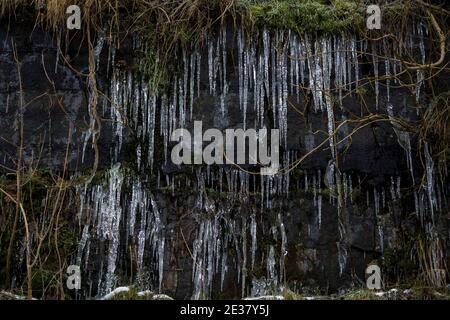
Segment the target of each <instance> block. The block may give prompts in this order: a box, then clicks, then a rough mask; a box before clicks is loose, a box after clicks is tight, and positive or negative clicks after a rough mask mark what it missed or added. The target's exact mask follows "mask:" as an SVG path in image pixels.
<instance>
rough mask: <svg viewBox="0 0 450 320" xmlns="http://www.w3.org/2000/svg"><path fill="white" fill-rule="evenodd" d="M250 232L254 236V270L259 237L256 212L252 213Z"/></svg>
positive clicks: (252, 256)
mask: <svg viewBox="0 0 450 320" xmlns="http://www.w3.org/2000/svg"><path fill="white" fill-rule="evenodd" d="M250 234H251V236H252V249H251V250H252V255H251V259H252V270H253V267H254V266H255V256H256V250H257V239H256V217H255V214H252V216H251V223H250Z"/></svg>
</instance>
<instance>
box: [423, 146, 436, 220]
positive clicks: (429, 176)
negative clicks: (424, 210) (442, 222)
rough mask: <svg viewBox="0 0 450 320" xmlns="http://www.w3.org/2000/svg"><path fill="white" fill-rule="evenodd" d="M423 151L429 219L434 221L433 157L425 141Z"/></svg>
mask: <svg viewBox="0 0 450 320" xmlns="http://www.w3.org/2000/svg"><path fill="white" fill-rule="evenodd" d="M424 153H425V166H426V173H427V193H428V201H429V202H430V212H431V221H433V223H434V208H435V206H436V194H435V192H434V182H433V167H434V164H433V159H432V158H431V155H430V150H429V147H428V143H427V142H425V146H424Z"/></svg>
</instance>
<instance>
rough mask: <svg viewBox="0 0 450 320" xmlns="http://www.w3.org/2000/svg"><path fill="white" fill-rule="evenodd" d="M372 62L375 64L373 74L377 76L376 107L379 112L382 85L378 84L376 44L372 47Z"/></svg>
mask: <svg viewBox="0 0 450 320" xmlns="http://www.w3.org/2000/svg"><path fill="white" fill-rule="evenodd" d="M372 62H373V73H374V76H375V106H376V109H377V110H378V103H379V94H380V84H379V82H378V56H377V52H376V49H375V45H374V44H373V45H372Z"/></svg>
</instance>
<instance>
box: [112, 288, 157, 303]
mask: <svg viewBox="0 0 450 320" xmlns="http://www.w3.org/2000/svg"><path fill="white" fill-rule="evenodd" d="M152 299H153V294H152V293H147V294H144V295H138V291H137V290H136V288H133V287H131V288H130V290H128V291H126V292H120V293H118V294H116V295H114V297H113V298H112V300H152Z"/></svg>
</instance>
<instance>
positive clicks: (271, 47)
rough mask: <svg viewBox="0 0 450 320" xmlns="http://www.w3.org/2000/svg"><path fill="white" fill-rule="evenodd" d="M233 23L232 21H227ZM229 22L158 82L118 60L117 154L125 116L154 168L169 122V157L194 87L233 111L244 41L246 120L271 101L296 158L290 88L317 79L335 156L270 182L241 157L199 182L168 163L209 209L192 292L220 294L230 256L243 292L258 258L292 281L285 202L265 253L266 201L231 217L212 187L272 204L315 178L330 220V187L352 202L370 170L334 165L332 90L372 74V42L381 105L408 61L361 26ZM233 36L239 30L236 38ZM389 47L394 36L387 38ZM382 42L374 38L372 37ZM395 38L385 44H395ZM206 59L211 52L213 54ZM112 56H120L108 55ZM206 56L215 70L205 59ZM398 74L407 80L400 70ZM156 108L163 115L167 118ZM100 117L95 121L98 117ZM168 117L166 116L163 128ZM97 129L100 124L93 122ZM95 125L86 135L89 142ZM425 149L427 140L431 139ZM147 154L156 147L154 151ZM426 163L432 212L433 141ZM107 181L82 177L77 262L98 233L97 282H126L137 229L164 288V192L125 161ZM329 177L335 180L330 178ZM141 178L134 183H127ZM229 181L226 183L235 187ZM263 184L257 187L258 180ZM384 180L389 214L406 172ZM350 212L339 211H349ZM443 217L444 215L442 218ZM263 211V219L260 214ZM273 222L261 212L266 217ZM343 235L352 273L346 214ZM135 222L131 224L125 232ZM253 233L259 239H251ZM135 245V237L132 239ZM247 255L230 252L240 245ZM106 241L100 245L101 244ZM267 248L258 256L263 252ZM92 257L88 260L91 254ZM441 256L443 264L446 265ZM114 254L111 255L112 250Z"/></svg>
mask: <svg viewBox="0 0 450 320" xmlns="http://www.w3.org/2000/svg"><path fill="white" fill-rule="evenodd" d="M424 31H425V32H427V31H426V28H425V27H424V26H423V25H419V26H418V27H417V28H415V29H414V32H413V35H410V36H409V38H408V39H411V40H410V44H409V47H410V48H414V47H415V46H414V41H413V40H412V39H413V37H414V36H416V37H417V36H418V37H419V51H420V53H421V56H422V60H423V61H425V49H424V44H423V32H424ZM228 33H229V32H228ZM228 33H227V30H226V29H225V28H223V29H221V30H220V32H218V34H217V35H216V36H215V37H210V38H209V39H208V40H207V43H206V50H204V52H202V50H200V49H199V48H197V47H196V48H193V49H192V50H191V51H189V52H187V51H183V53H182V55H181V61H180V64H181V66H182V67H181V70H182V72H181V74H179V75H175V76H174V79H173V80H172V82H171V83H172V85H171V88H169V90H167V91H165V92H163V93H159V94H156V92H155V90H153V88H151V87H149V85H148V83H147V82H146V81H144V80H143V79H142V78H141V77H140V76H139V75H137V74H136V73H134V72H132V71H129V70H128V71H125V70H121V69H115V68H114V70H112V79H111V83H110V88H109V96H110V102H105V103H104V108H103V115H104V116H105V117H107V116H110V118H111V119H112V123H113V132H114V136H115V140H116V143H115V149H114V150H113V151H112V155H113V159H114V161H116V162H117V161H118V159H119V154H120V152H121V148H122V144H123V141H124V136H125V134H126V130H125V128H126V125H129V126H131V127H132V129H133V130H134V132H136V133H137V137H138V138H139V140H140V141H141V143H140V144H139V145H138V146H137V147H136V159H137V160H136V162H137V163H136V166H137V169H138V170H140V169H141V168H147V169H149V171H150V170H153V167H154V165H155V163H154V154H155V141H156V139H157V137H156V135H157V134H159V135H160V136H161V137H162V140H163V142H164V155H165V159H166V160H167V154H168V151H167V149H168V144H169V140H170V134H171V132H172V131H173V130H174V129H177V128H180V127H185V126H186V125H187V124H188V123H189V122H190V121H192V120H193V119H195V99H196V98H197V97H199V96H200V95H201V94H209V95H211V96H213V97H215V99H217V103H218V105H220V109H221V112H222V115H223V116H225V115H226V113H227V96H228V94H229V93H230V92H229V90H230V83H229V75H228V73H230V66H229V65H227V63H228V60H230V58H229V57H228V55H229V54H230V51H233V50H234V51H235V52H237V62H238V75H239V102H240V109H241V112H242V119H243V124H242V126H243V128H244V129H245V128H248V127H254V128H262V127H264V126H266V119H265V118H264V117H265V114H267V112H272V114H273V124H274V127H276V128H279V129H280V132H281V141H282V145H283V147H284V149H285V151H284V152H283V156H282V159H281V160H282V166H283V167H289V166H290V164H292V163H293V162H294V161H295V159H297V158H298V156H299V154H298V151H293V150H290V151H289V150H288V148H287V129H288V128H287V110H288V97H293V98H294V99H295V98H297V99H300V96H301V90H302V89H301V88H302V87H309V89H310V92H311V94H312V98H313V107H314V111H315V112H325V113H326V114H327V118H328V122H327V123H328V125H327V131H328V133H329V134H330V139H329V145H330V152H331V155H332V160H331V161H330V163H329V165H328V168H327V170H326V172H321V171H320V170H316V171H313V172H306V174H305V175H304V177H303V178H302V181H300V180H298V179H297V180H294V179H293V178H292V177H291V176H290V174H289V173H288V174H278V175H275V176H267V177H259V178H258V181H259V185H260V187H259V188H257V187H256V186H257V181H256V178H255V175H251V174H249V173H247V172H244V171H240V170H237V169H233V168H210V167H209V166H208V167H206V168H203V169H198V170H197V171H196V173H195V174H196V175H197V182H193V181H191V180H189V179H187V178H185V177H184V178H181V177H177V176H171V175H170V174H166V175H165V176H164V177H161V175H164V174H163V173H162V172H161V171H160V170H159V169H158V170H157V171H156V172H157V182H156V184H157V187H158V188H163V187H168V188H171V189H172V190H175V188H181V187H183V188H184V187H189V188H193V190H197V191H198V194H199V195H198V201H197V206H196V210H198V212H206V213H208V214H206V215H199V218H198V219H199V220H198V225H199V226H198V230H197V233H196V240H195V241H194V243H193V244H189V245H190V247H191V248H192V260H193V262H192V268H193V272H192V283H193V288H194V290H193V293H192V298H193V299H199V298H207V297H210V296H211V294H212V290H213V279H215V277H216V276H219V277H220V284H221V285H220V286H221V288H220V289H221V290H222V289H223V285H224V281H225V279H226V277H227V272H228V270H229V268H231V266H233V265H234V268H236V269H237V279H236V280H237V281H238V282H239V283H240V285H241V288H242V295H244V294H245V290H246V288H247V287H248V283H247V276H248V270H251V269H252V268H254V266H255V264H256V263H258V264H260V262H261V263H262V264H263V265H265V266H266V270H267V279H268V281H270V282H272V283H275V284H279V283H282V281H283V280H284V279H283V274H284V272H283V270H284V263H285V257H286V255H287V253H288V252H287V236H286V231H285V226H284V222H283V219H284V217H283V214H279V215H278V218H277V219H276V222H275V223H274V225H273V226H272V227H271V233H272V236H273V240H275V242H276V243H279V244H280V245H279V246H274V245H268V246H267V247H266V248H260V252H262V254H260V255H259V256H258V255H257V250H258V248H259V245H258V241H257V239H258V237H259V236H258V235H257V230H258V226H257V220H258V219H257V218H256V213H252V214H250V215H247V216H242V217H240V218H239V217H238V218H230V217H229V212H230V210H231V208H226V207H220V208H216V204H215V203H214V202H213V201H211V200H210V199H208V197H207V195H206V191H205V190H206V188H208V189H214V190H217V191H219V192H221V193H223V192H225V193H227V194H229V195H231V196H233V197H246V196H250V195H251V194H256V193H260V197H261V198H260V199H261V200H260V201H261V212H264V209H265V208H273V203H272V198H274V197H275V196H277V195H280V194H285V195H288V194H289V190H290V186H291V185H295V186H296V188H297V189H304V190H305V191H309V192H312V193H313V195H314V206H315V207H316V210H317V219H316V223H315V225H314V226H313V225H310V226H309V228H318V229H320V227H321V224H322V207H323V203H322V202H323V201H322V190H324V188H329V189H330V197H329V201H330V204H331V205H335V206H337V207H338V208H340V207H341V205H338V203H337V202H338V199H342V201H343V203H344V206H347V205H350V204H352V203H353V194H354V193H353V189H354V186H357V187H358V188H361V181H360V178H359V177H352V175H351V174H350V173H340V172H338V170H336V169H335V165H334V159H335V158H336V153H337V149H338V148H337V146H336V141H335V140H334V139H335V138H334V134H333V133H334V130H335V128H334V119H335V111H336V110H335V109H334V108H333V101H332V96H333V95H335V96H336V97H337V101H339V104H340V106H341V107H342V105H343V99H344V98H343V97H344V95H345V93H346V92H348V91H350V90H351V89H352V88H353V89H354V88H357V87H358V86H360V85H361V84H362V83H363V82H364V81H367V80H365V79H364V78H363V76H362V72H361V70H360V69H361V68H360V65H361V59H362V58H361V57H362V55H363V53H367V52H369V54H368V56H369V57H370V60H369V61H372V63H373V69H374V77H375V94H376V106H377V108H378V107H379V105H380V99H379V92H380V82H381V81H383V83H384V87H385V90H386V93H387V95H386V96H387V102H389V100H390V87H389V86H390V80H389V79H385V80H379V78H381V77H382V74H381V72H384V75H385V76H389V75H390V74H391V73H397V72H399V71H400V70H401V63H400V61H399V60H398V59H395V58H394V57H392V58H388V59H384V60H382V61H383V63H384V65H381V63H380V61H379V60H380V59H379V58H378V54H377V52H378V51H377V50H378V48H376V47H375V46H373V45H372V44H369V43H368V42H366V41H357V40H356V39H355V38H354V37H348V36H345V35H342V36H335V37H326V38H325V37H323V38H317V39H312V38H310V37H308V36H304V37H303V38H301V37H299V36H298V35H297V34H295V33H293V32H286V31H275V32H269V31H267V30H263V31H261V32H260V33H259V34H256V35H253V36H252V37H250V36H247V35H246V34H245V32H243V31H241V30H239V31H238V32H237V34H236V36H235V37H231V35H230V34H228ZM230 39H233V41H230ZM384 45H385V46H386V47H387V46H388V44H384ZM371 46H373V47H372V48H370V47H371ZM102 47H103V42H102V40H99V43H98V44H97V46H96V56H97V62H96V63H97V64H98V63H99V61H98V57H99V55H100V52H101V50H102ZM384 50H386V48H384ZM204 59H206V61H207V63H202V60H204ZM109 60H110V61H114V46H113V45H111V46H110V53H109ZM108 64H109V63H108ZM204 65H207V66H208V68H207V70H205V71H204V70H201V67H202V66H204ZM203 72H207V75H208V77H207V79H208V87H207V88H202V87H201V83H200V79H201V75H202V73H203ZM417 80H418V81H417V86H416V97H417V99H419V98H420V88H421V86H422V83H423V74H421V71H418V73H417ZM393 81H396V80H393ZM386 110H387V111H388V114H389V115H390V116H391V115H393V112H394V111H393V110H392V107H391V108H390V107H389V105H388V106H387V107H386ZM249 112H254V113H255V114H256V117H252V118H254V119H255V121H254V123H248V118H249V117H247V115H248V114H249ZM157 116H158V117H159V118H157ZM91 123H92V121H91ZM157 123H159V124H160V125H159V128H157V125H156V124H157ZM91 129H92V128H91ZM93 132H94V129H92V130H88V132H87V133H86V135H85V138H86V140H85V147H84V148H83V150H85V149H86V144H87V141H88V139H89V137H90V136H91V135H92V133H93ZM396 134H397V136H398V138H399V143H401V145H402V146H405V145H406V147H405V150H406V155H407V160H408V161H407V163H408V166H410V170H411V175H412V177H413V179H414V172H413V168H412V160H410V159H411V158H412V156H411V146H410V144H411V142H410V139H409V136H408V134H407V133H402V132H399V131H396ZM305 145H306V148H307V149H308V151H310V150H312V149H313V148H314V147H315V141H314V136H313V135H312V134H311V135H307V136H305ZM425 150H428V147H426V149H425ZM144 155H145V157H144ZM425 160H426V165H427V187H426V189H425V190H423V191H421V192H416V194H415V197H416V212H417V213H418V214H419V215H420V217H421V220H422V221H425V220H427V219H426V218H425V217H427V216H429V215H431V216H432V217H434V215H435V212H437V211H439V210H441V209H442V208H443V207H445V206H446V204H445V203H444V202H445V195H444V192H445V188H444V185H443V184H442V181H441V184H439V182H437V181H436V179H435V178H434V172H433V163H432V159H431V157H430V155H429V151H427V153H425ZM107 180H108V183H107V184H106V185H86V186H83V187H82V188H80V190H79V193H80V197H81V209H80V224H82V230H83V231H82V236H81V240H80V242H79V250H78V257H77V263H78V264H80V265H83V264H84V265H85V266H86V267H87V265H88V264H89V263H90V259H93V257H94V256H95V255H96V254H97V252H96V253H94V252H91V250H90V248H91V243H92V241H101V242H103V243H104V245H105V246H106V247H107V250H105V252H107V257H106V259H105V261H104V264H105V265H102V266H101V267H100V268H99V269H98V270H99V275H97V276H96V278H97V279H98V283H97V286H98V288H97V290H96V291H97V292H99V293H107V292H109V291H111V289H113V287H114V286H115V285H117V277H116V274H115V270H116V267H117V264H118V263H119V261H120V258H119V257H118V256H119V254H120V252H121V251H120V248H119V247H120V246H122V244H123V243H126V244H128V242H129V241H131V242H132V243H134V244H136V245H137V265H138V269H142V268H143V267H144V265H143V261H144V256H148V257H150V258H151V259H152V260H153V261H155V263H153V265H154V268H155V269H156V270H157V274H158V279H159V280H158V289H159V290H161V286H162V283H163V277H164V255H165V251H167V248H168V245H169V244H168V242H167V241H166V236H167V235H168V234H169V230H166V229H165V227H164V226H163V225H162V223H161V217H160V213H159V211H158V207H157V204H156V202H155V200H154V198H153V195H152V194H151V193H150V192H149V191H147V189H146V188H145V187H144V184H143V183H142V182H141V181H139V179H136V178H134V179H133V180H132V181H127V178H125V177H124V174H123V173H122V171H121V169H120V168H119V166H118V165H116V166H114V167H113V168H112V169H111V170H110V173H109V177H108V178H107ZM324 181H325V182H326V186H324V185H323V182H324ZM125 186H126V188H127V189H131V190H132V191H131V193H130V192H125V191H124V190H123V189H124V188H125ZM224 186H226V187H224ZM251 188H253V190H251ZM386 188H387V189H388V190H389V191H387V190H385V187H374V188H373V192H371V194H370V193H369V191H367V206H368V207H371V208H374V211H375V214H376V215H377V216H378V215H379V214H380V212H381V211H382V210H384V209H385V208H387V207H389V212H392V210H393V205H389V204H388V203H394V202H395V201H397V200H398V199H399V198H400V197H401V194H400V178H397V177H395V178H394V177H392V185H391V186H390V187H389V186H387V187H386ZM339 214H340V213H339V212H338V215H339ZM433 219H434V218H433ZM261 221H262V220H261ZM261 223H262V222H261ZM339 224H340V225H339V231H340V241H339V243H338V252H339V259H338V264H339V268H340V272H341V274H342V273H343V272H344V271H345V268H346V263H347V255H348V252H347V249H348V248H347V247H346V244H345V241H344V239H345V237H346V228H345V226H344V225H343V224H344V222H343V221H342V219H339ZM122 226H125V230H126V234H123V232H121V230H122V229H121V227H122ZM378 233H379V246H380V249H381V250H383V247H384V242H385V240H384V239H383V230H382V228H381V226H380V228H379V230H378ZM247 242H248V243H247ZM127 247H128V245H125V248H127ZM231 247H232V248H233V250H235V252H236V255H235V256H233V257H229V255H228V252H229V250H230V248H231ZM95 248H98V246H96V247H95ZM257 258H259V259H261V260H260V262H257V261H256V259H257ZM83 259H84V260H83ZM438 260H439V259H437V258H436V261H434V262H433V263H434V265H437V266H439V261H440V260H439V261H438ZM102 263H103V260H102Z"/></svg>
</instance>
